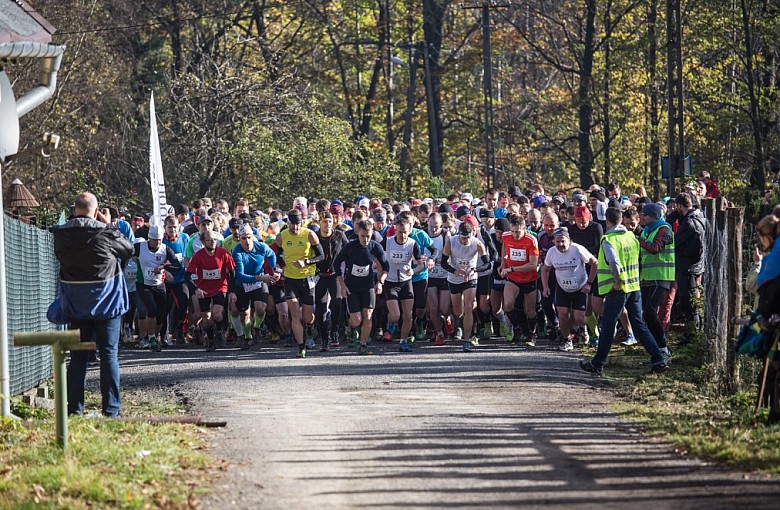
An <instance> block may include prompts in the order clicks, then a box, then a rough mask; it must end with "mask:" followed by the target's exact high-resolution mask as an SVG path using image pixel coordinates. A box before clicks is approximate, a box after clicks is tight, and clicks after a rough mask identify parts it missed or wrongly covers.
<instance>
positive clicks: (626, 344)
mask: <svg viewBox="0 0 780 510" xmlns="http://www.w3.org/2000/svg"><path fill="white" fill-rule="evenodd" d="M637 343H639V342H637V341H636V338H635V337H634V335H631V334H629V335H628V336H626V339H625V340H623V341H622V342H620V345H622V346H624V347H631V346H632V345H636V344H637Z"/></svg>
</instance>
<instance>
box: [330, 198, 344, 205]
mask: <svg viewBox="0 0 780 510" xmlns="http://www.w3.org/2000/svg"><path fill="white" fill-rule="evenodd" d="M334 205H340V206H341V207H344V202H342V201H341V200H339V199H338V198H337V199H335V200H331V201H330V206H331V207H333V206H334Z"/></svg>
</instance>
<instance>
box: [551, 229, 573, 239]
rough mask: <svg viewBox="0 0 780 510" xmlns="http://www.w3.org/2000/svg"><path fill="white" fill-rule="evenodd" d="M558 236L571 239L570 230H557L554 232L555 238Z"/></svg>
mask: <svg viewBox="0 0 780 510" xmlns="http://www.w3.org/2000/svg"><path fill="white" fill-rule="evenodd" d="M558 236H563V237H569V229H568V228H566V227H558V228H556V229H555V231H553V237H558Z"/></svg>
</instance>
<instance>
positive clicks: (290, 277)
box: [274, 197, 325, 358]
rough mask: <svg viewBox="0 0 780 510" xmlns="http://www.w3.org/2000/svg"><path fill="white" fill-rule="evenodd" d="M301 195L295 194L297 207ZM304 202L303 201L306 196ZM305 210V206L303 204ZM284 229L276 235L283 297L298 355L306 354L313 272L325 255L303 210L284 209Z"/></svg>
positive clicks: (311, 331)
mask: <svg viewBox="0 0 780 510" xmlns="http://www.w3.org/2000/svg"><path fill="white" fill-rule="evenodd" d="M300 199H302V197H298V198H297V199H296V201H297V207H300V206H301V205H303V204H301V202H300ZM303 200H304V204H305V199H303ZM304 210H305V207H304ZM287 223H288V226H287V229H286V230H282V231H281V232H279V235H278V236H276V241H274V242H275V243H276V245H277V246H278V247H279V256H281V257H284V260H285V265H284V297H285V299H286V300H287V305H288V308H289V312H290V322H291V327H292V332H293V336H294V337H295V342H296V343H297V344H298V357H299V358H305V357H306V349H307V345H306V344H304V341H306V343H308V345H310V346H313V342H314V314H313V313H312V308H313V306H314V287H315V279H314V273H315V271H316V265H315V264H317V263H318V262H320V261H321V260H323V259H324V257H325V255H324V253H323V251H322V246H321V245H320V241H319V239H318V238H317V235H316V234H315V233H314V232H313V231H311V230H310V229H308V228H306V227H304V226H303V225H302V224H303V213H302V212H301V211H300V209H292V210H290V211H289V212H288V213H287Z"/></svg>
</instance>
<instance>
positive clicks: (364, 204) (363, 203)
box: [358, 197, 371, 209]
mask: <svg viewBox="0 0 780 510" xmlns="http://www.w3.org/2000/svg"><path fill="white" fill-rule="evenodd" d="M370 205H371V201H370V200H369V199H367V198H365V197H363V198H361V199H360V200H358V207H365V208H366V209H368V208H369V206H370Z"/></svg>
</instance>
